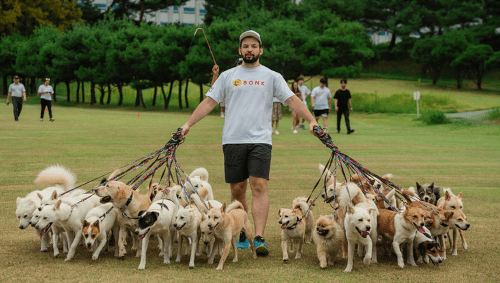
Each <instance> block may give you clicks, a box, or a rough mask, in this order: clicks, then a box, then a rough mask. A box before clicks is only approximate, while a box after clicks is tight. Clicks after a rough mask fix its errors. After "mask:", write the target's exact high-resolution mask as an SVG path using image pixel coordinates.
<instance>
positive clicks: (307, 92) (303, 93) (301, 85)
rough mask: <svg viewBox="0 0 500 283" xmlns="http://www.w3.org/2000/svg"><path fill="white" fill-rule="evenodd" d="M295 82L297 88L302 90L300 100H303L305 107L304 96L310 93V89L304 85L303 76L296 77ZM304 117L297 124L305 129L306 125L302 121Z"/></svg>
mask: <svg viewBox="0 0 500 283" xmlns="http://www.w3.org/2000/svg"><path fill="white" fill-rule="evenodd" d="M297 83H298V84H299V90H300V92H302V101H303V102H304V105H305V106H306V107H307V100H306V98H307V97H308V96H309V95H311V91H310V90H309V89H308V88H307V86H305V85H304V78H302V77H300V78H298V79H297ZM305 120H306V119H304V118H302V122H301V123H300V125H299V129H302V130H305V129H306V127H305V126H304V121H305Z"/></svg>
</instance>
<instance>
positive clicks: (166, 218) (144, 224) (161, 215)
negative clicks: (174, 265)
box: [135, 191, 179, 270]
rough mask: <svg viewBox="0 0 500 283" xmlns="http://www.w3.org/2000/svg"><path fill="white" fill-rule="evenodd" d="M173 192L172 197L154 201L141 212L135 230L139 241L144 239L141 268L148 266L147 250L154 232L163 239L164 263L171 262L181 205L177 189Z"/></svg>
mask: <svg viewBox="0 0 500 283" xmlns="http://www.w3.org/2000/svg"><path fill="white" fill-rule="evenodd" d="M171 193H172V195H171V196H170V199H165V200H158V201H156V202H154V203H152V204H151V206H150V207H149V208H148V210H147V211H145V212H140V213H139V217H140V218H139V225H138V227H137V229H136V230H135V234H136V235H137V236H138V238H139V241H141V240H142V249H141V262H140V264H139V267H138V269H139V270H144V269H145V268H146V252H147V250H148V243H149V237H151V235H152V234H158V235H159V236H160V239H162V242H163V244H162V249H163V250H162V253H163V263H165V264H170V257H171V256H172V244H173V240H174V233H175V229H174V219H175V216H176V214H177V209H178V207H179V202H178V200H177V195H176V193H175V191H171Z"/></svg>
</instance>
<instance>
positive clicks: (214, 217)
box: [207, 201, 257, 270]
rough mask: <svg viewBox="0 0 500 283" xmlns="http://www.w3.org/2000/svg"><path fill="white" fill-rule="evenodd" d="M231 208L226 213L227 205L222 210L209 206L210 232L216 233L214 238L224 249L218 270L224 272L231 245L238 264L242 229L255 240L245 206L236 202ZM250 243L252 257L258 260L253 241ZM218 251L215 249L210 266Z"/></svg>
mask: <svg viewBox="0 0 500 283" xmlns="http://www.w3.org/2000/svg"><path fill="white" fill-rule="evenodd" d="M229 206H232V209H231V210H230V211H229V209H228V211H229V212H226V204H225V203H224V204H223V205H222V207H221V208H214V207H212V206H211V205H209V207H210V211H209V212H208V215H207V218H208V227H209V230H210V231H214V232H215V234H214V236H215V239H216V242H217V241H219V244H221V245H222V246H223V247H224V250H223V253H222V257H221V258H220V261H219V265H218V266H217V270H222V269H223V268H224V262H225V261H226V258H227V255H228V254H229V248H230V247H231V244H232V246H233V249H234V258H233V262H238V250H237V249H236V243H237V242H238V237H239V235H240V231H241V229H242V228H244V229H245V236H246V237H247V239H253V237H252V226H251V225H250V221H249V220H248V215H247V213H246V211H245V210H244V209H243V205H242V204H241V203H240V202H239V201H234V202H233V203H231V204H230V205H229ZM233 207H234V208H233ZM236 207H238V209H236ZM249 242H250V249H251V251H252V256H253V258H254V259H257V253H256V252H255V246H254V244H253V241H251V240H250V241H249ZM216 244H217V243H216ZM216 244H214V245H216ZM216 250H217V249H213V251H212V254H211V255H210V258H209V259H208V264H213V262H214V257H215V253H216V252H215V251H216Z"/></svg>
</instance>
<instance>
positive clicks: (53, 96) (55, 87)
mask: <svg viewBox="0 0 500 283" xmlns="http://www.w3.org/2000/svg"><path fill="white" fill-rule="evenodd" d="M56 89H57V82H55V83H54V95H52V98H53V99H54V102H57V95H56V93H57V92H56Z"/></svg>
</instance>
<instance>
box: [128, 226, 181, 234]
mask: <svg viewBox="0 0 500 283" xmlns="http://www.w3.org/2000/svg"><path fill="white" fill-rule="evenodd" d="M174 226H175V224H174ZM134 233H135V234H136V235H139V231H137V230H135V232H134Z"/></svg>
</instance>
